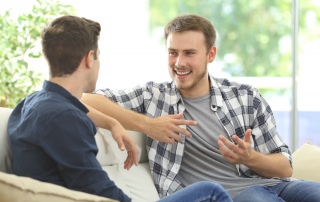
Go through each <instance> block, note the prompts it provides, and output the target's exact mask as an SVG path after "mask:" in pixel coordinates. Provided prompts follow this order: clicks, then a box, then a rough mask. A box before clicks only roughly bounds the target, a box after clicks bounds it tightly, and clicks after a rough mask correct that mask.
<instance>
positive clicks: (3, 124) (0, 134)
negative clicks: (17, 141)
mask: <svg viewBox="0 0 320 202" xmlns="http://www.w3.org/2000/svg"><path fill="white" fill-rule="evenodd" d="M11 112H12V109H8V108H3V107H0V171H1V172H5V173H11V157H12V152H11V146H10V140H9V137H8V134H7V125H8V120H9V116H10V114H11Z"/></svg>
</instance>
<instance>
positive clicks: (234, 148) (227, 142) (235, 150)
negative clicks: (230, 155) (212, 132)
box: [219, 135, 238, 152]
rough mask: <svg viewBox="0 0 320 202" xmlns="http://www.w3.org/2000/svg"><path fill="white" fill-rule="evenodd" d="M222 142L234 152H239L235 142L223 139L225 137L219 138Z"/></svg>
mask: <svg viewBox="0 0 320 202" xmlns="http://www.w3.org/2000/svg"><path fill="white" fill-rule="evenodd" d="M219 139H220V141H222V142H223V143H224V144H225V145H226V146H227V147H229V148H230V149H231V150H232V151H234V152H238V147H237V146H236V145H235V144H233V142H231V141H230V140H228V139H227V138H225V137H223V135H220V136H219Z"/></svg>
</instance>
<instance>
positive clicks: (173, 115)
mask: <svg viewBox="0 0 320 202" xmlns="http://www.w3.org/2000/svg"><path fill="white" fill-rule="evenodd" d="M167 116H168V117H169V118H172V119H180V118H181V117H182V116H183V113H182V112H181V113H180V114H172V115H167Z"/></svg>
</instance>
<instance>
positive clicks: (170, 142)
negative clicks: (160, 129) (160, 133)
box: [163, 137, 175, 145]
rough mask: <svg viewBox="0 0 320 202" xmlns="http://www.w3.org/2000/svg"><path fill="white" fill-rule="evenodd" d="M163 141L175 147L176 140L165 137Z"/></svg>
mask: <svg viewBox="0 0 320 202" xmlns="http://www.w3.org/2000/svg"><path fill="white" fill-rule="evenodd" d="M163 141H164V142H166V143H168V144H171V145H173V144H174V142H175V141H174V139H172V138H169V137H165V138H164V140H163Z"/></svg>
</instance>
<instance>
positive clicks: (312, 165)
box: [292, 142, 320, 182]
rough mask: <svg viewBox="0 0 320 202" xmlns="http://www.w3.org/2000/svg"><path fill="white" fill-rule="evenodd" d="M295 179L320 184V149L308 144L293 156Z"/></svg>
mask: <svg viewBox="0 0 320 202" xmlns="http://www.w3.org/2000/svg"><path fill="white" fill-rule="evenodd" d="M292 158H293V165H294V169H293V175H292V177H293V178H297V179H302V180H306V181H313V182H320V172H319V170H320V147H318V146H316V145H313V144H312V143H311V142H306V143H305V144H304V145H303V146H302V147H300V148H299V149H298V150H297V151H296V152H294V153H293V155H292Z"/></svg>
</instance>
